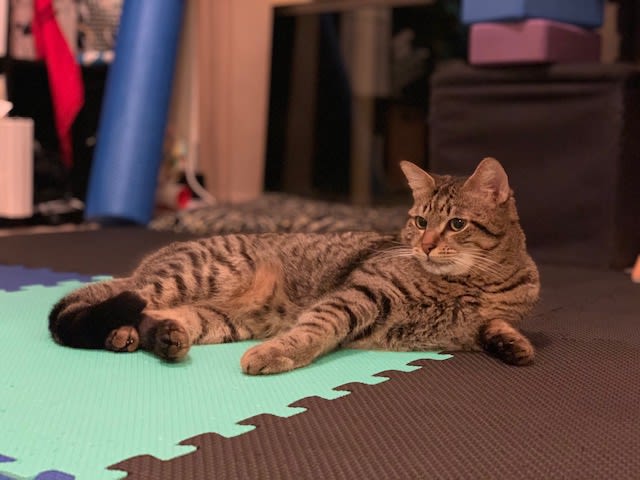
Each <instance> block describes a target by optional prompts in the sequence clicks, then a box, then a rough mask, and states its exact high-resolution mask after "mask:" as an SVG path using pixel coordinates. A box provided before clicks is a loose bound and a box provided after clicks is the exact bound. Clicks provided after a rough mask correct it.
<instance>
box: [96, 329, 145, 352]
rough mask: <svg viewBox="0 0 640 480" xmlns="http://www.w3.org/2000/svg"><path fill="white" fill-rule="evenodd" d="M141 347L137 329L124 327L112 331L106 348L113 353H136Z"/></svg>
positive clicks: (106, 342)
mask: <svg viewBox="0 0 640 480" xmlns="http://www.w3.org/2000/svg"><path fill="white" fill-rule="evenodd" d="M139 346H140V336H139V335H138V331H137V330H136V329H135V327H131V326H124V327H120V328H116V329H114V330H112V331H111V333H110V334H109V335H108V336H107V339H106V340H105V342H104V347H105V348H106V349H107V350H111V351H113V352H135V351H136V350H137V349H138V347H139Z"/></svg>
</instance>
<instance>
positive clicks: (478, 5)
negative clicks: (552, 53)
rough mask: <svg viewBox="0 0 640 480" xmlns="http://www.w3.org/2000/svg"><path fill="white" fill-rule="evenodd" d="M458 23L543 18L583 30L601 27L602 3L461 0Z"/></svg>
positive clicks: (584, 0) (582, 0)
mask: <svg viewBox="0 0 640 480" xmlns="http://www.w3.org/2000/svg"><path fill="white" fill-rule="evenodd" d="M461 15H462V23H464V24H466V25H470V24H473V23H480V22H500V21H519V20H526V19H529V18H546V19H548V20H555V21H557V22H564V23H572V24H574V25H579V26H581V27H586V28H597V27H600V26H601V25H602V19H603V15H604V0H462V14H461Z"/></svg>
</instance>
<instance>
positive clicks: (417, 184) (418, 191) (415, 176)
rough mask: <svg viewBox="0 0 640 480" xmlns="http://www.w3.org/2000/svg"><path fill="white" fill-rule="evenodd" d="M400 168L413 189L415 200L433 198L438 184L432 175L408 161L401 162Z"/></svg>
mask: <svg viewBox="0 0 640 480" xmlns="http://www.w3.org/2000/svg"><path fill="white" fill-rule="evenodd" d="M400 168H401V169H402V172H403V173H404V176H405V177H407V182H408V183H409V187H411V192H412V193H413V198H414V200H418V199H424V198H428V197H430V196H431V193H432V192H433V191H434V190H435V188H436V182H435V180H434V179H433V177H432V176H431V175H429V174H428V173H427V172H425V171H424V170H422V169H421V168H420V167H418V166H417V165H415V164H413V163H411V162H407V161H406V160H403V161H401V162H400Z"/></svg>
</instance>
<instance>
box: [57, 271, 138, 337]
mask: <svg viewBox="0 0 640 480" xmlns="http://www.w3.org/2000/svg"><path fill="white" fill-rule="evenodd" d="M114 283H115V282H104V283H102V284H92V285H88V286H87V287H84V288H82V289H80V290H76V291H75V292H72V293H70V294H69V295H67V296H66V297H64V298H62V299H61V300H60V301H59V302H58V303H57V304H56V305H55V306H54V307H53V308H52V309H51V312H50V313H49V331H50V332H51V335H52V336H53V338H54V339H55V341H56V342H58V343H59V344H61V345H66V346H69V347H75V348H94V349H95V348H100V349H101V348H104V347H105V341H106V339H107V337H108V336H109V334H110V333H111V332H112V331H113V330H115V329H117V328H120V327H123V326H127V325H129V326H133V327H136V328H137V327H138V325H139V324H140V320H141V318H142V311H143V310H144V308H145V307H146V305H147V302H146V301H145V300H144V299H143V298H142V297H140V296H139V295H138V294H136V293H134V292H132V291H128V290H124V291H118V290H119V289H114V288H113V285H114Z"/></svg>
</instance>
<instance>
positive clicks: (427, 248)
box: [422, 243, 436, 255]
mask: <svg viewBox="0 0 640 480" xmlns="http://www.w3.org/2000/svg"><path fill="white" fill-rule="evenodd" d="M434 248H436V244H435V243H423V244H422V250H423V251H424V253H426V254H427V255H429V254H430V253H431V250H433V249H434Z"/></svg>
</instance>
